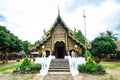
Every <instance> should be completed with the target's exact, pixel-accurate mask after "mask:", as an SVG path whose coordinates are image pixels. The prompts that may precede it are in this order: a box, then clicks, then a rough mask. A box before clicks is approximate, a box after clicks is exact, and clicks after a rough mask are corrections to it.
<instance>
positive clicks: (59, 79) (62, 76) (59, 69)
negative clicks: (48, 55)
mask: <svg viewBox="0 0 120 80" xmlns="http://www.w3.org/2000/svg"><path fill="white" fill-rule="evenodd" d="M43 80H74V79H73V76H72V75H71V73H70V68H69V62H68V60H67V59H52V61H51V63H50V67H49V70H48V74H47V75H46V76H45V77H44V79H43Z"/></svg>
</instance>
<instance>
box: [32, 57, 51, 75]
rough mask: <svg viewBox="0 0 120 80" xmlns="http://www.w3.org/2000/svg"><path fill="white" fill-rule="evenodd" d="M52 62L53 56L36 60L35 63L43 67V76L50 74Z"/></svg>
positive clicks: (41, 72)
mask: <svg viewBox="0 0 120 80" xmlns="http://www.w3.org/2000/svg"><path fill="white" fill-rule="evenodd" d="M51 60H52V56H49V57H47V58H36V59H35V62H34V63H39V64H41V66H42V68H41V70H40V74H41V75H46V74H47V73H48V69H49V66H50V62H51Z"/></svg>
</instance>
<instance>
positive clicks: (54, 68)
mask: <svg viewBox="0 0 120 80" xmlns="http://www.w3.org/2000/svg"><path fill="white" fill-rule="evenodd" d="M49 69H69V67H50V68H49Z"/></svg>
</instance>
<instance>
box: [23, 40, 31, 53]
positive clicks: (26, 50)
mask: <svg viewBox="0 0 120 80" xmlns="http://www.w3.org/2000/svg"><path fill="white" fill-rule="evenodd" d="M29 44H30V43H29V42H28V41H23V42H22V45H23V50H24V52H25V53H26V54H28V53H29V50H28V45H29Z"/></svg>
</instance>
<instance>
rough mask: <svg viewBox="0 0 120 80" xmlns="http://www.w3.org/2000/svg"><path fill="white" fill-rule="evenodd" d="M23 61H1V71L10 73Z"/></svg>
mask: <svg viewBox="0 0 120 80" xmlns="http://www.w3.org/2000/svg"><path fill="white" fill-rule="evenodd" d="M21 62H22V61H20V62H16V60H15V61H8V63H7V64H3V63H0V73H2V74H8V73H11V72H12V71H13V70H14V69H15V68H16V67H17V66H19V65H20V64H21Z"/></svg>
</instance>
